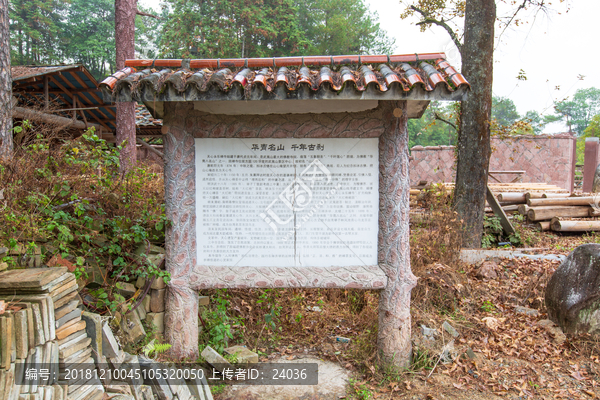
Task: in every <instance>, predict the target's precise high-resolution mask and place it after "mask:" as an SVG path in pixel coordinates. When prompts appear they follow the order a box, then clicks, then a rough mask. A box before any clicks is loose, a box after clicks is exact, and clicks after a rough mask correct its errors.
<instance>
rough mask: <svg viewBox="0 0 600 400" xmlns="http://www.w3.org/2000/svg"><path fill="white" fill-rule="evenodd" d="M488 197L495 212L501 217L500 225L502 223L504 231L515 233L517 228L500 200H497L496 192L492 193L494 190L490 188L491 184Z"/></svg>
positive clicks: (509, 233)
mask: <svg viewBox="0 0 600 400" xmlns="http://www.w3.org/2000/svg"><path fill="white" fill-rule="evenodd" d="M486 199H487V202H488V203H489V205H490V207H492V210H493V211H494V214H496V216H497V217H498V218H500V225H502V230H504V233H506V234H507V235H514V234H515V228H514V227H513V226H512V224H511V223H510V221H509V219H508V217H507V216H506V214H505V213H504V210H503V209H502V207H500V204H499V203H498V200H496V197H495V196H494V193H492V191H491V190H490V187H489V186H488V187H487V189H486Z"/></svg>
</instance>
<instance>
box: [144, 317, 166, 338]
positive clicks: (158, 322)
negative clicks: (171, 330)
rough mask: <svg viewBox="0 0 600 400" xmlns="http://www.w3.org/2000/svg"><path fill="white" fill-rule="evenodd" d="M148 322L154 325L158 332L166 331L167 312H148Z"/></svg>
mask: <svg viewBox="0 0 600 400" xmlns="http://www.w3.org/2000/svg"><path fill="white" fill-rule="evenodd" d="M146 324H147V325H148V326H154V327H155V328H156V332H158V333H163V332H164V331H165V313H164V312H161V313H148V314H146Z"/></svg>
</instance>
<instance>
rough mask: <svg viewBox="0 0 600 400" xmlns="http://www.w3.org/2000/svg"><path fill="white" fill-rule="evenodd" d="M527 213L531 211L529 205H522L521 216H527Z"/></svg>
mask: <svg viewBox="0 0 600 400" xmlns="http://www.w3.org/2000/svg"><path fill="white" fill-rule="evenodd" d="M527 211H529V206H528V205H527V204H521V205H520V206H519V214H521V215H527Z"/></svg>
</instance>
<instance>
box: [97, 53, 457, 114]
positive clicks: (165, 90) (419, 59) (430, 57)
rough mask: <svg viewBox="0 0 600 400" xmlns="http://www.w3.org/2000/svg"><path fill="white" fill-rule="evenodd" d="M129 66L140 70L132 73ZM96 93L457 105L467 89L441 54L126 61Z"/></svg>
mask: <svg viewBox="0 0 600 400" xmlns="http://www.w3.org/2000/svg"><path fill="white" fill-rule="evenodd" d="M134 67H136V68H144V67H146V68H145V69H142V70H137V69H136V68H134ZM163 67H169V68H163ZM172 68H175V70H174V69H172ZM100 88H101V89H102V90H103V92H104V93H105V99H107V100H109V99H112V100H113V101H114V100H115V99H116V100H117V101H130V100H131V99H134V100H138V101H142V102H152V101H155V102H156V101H159V102H160V101H202V100H287V99H360V100H366V99H377V100H396V99H398V100H433V99H439V100H462V99H463V98H464V96H465V95H466V93H467V91H468V89H469V83H468V82H467V80H466V79H465V78H464V77H463V76H462V75H461V74H460V73H459V72H458V71H457V70H456V69H455V68H454V67H452V66H451V65H450V64H449V63H448V62H447V61H446V60H445V55H444V54H443V53H433V54H412V55H390V56H388V55H380V56H333V57H329V56H319V57H281V58H258V59H205V60H127V62H126V68H124V69H122V70H121V71H118V72H117V73H116V74H114V75H112V76H111V77H109V78H107V79H105V80H104V81H102V82H101V83H100Z"/></svg>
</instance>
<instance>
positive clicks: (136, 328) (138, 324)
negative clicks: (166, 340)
mask: <svg viewBox="0 0 600 400" xmlns="http://www.w3.org/2000/svg"><path fill="white" fill-rule="evenodd" d="M121 328H122V329H123V331H124V332H125V333H126V335H127V340H128V341H129V342H130V343H133V344H135V343H137V342H139V341H140V340H142V339H143V338H144V337H145V336H146V330H145V329H144V326H143V325H142V321H141V320H140V316H139V315H138V313H137V312H135V311H132V312H129V313H127V314H125V315H124V316H123V319H122V320H121Z"/></svg>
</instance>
